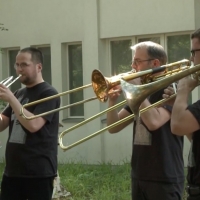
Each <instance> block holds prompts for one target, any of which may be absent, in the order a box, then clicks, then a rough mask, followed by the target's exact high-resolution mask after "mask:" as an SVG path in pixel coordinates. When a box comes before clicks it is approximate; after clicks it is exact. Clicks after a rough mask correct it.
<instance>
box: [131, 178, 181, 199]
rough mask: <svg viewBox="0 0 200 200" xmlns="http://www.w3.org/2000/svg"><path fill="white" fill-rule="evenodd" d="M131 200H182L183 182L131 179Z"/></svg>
mask: <svg viewBox="0 0 200 200" xmlns="http://www.w3.org/2000/svg"><path fill="white" fill-rule="evenodd" d="M131 189H132V200H147V199H148V200H161V199H162V200H182V196H183V191H184V182H181V183H165V182H153V181H140V180H135V179H132V188H131Z"/></svg>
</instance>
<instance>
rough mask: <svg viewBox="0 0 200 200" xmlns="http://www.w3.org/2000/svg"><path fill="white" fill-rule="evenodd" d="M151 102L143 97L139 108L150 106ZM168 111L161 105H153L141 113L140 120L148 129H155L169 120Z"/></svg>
mask: <svg viewBox="0 0 200 200" xmlns="http://www.w3.org/2000/svg"><path fill="white" fill-rule="evenodd" d="M150 105H151V103H150V102H149V101H148V100H147V99H145V100H144V102H143V103H142V104H141V106H140V110H141V109H144V108H146V107H147V106H150ZM170 115H171V114H170V112H169V111H168V110H166V109H165V108H163V107H154V108H151V109H149V110H147V111H145V112H144V113H142V114H141V118H142V121H143V122H144V124H145V125H146V126H147V128H148V129H149V130H150V131H154V130H157V129H158V128H160V127H161V126H162V125H163V124H165V123H166V122H167V121H169V120H170Z"/></svg>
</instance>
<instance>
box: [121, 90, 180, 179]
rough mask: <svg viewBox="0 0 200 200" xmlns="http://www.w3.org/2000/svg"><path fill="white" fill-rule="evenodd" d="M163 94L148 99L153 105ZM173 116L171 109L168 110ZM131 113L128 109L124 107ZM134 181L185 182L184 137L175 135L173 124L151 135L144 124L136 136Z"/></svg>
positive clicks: (156, 94)
mask: <svg viewBox="0 0 200 200" xmlns="http://www.w3.org/2000/svg"><path fill="white" fill-rule="evenodd" d="M163 93H164V92H163V90H160V91H158V92H156V93H154V94H152V95H151V96H150V97H149V101H150V103H151V104H153V103H155V102H158V101H159V100H161V99H162V94H163ZM164 108H165V109H167V110H168V111H169V112H171V107H170V106H165V107H164ZM125 109H126V110H127V111H129V112H130V113H131V110H130V108H129V107H128V106H126V107H125ZM133 138H134V139H133V144H134V145H133V151H132V160H131V166H132V178H134V179H138V180H146V181H163V182H169V183H178V182H183V181H184V170H183V169H184V164H183V137H180V136H176V135H173V134H172V133H171V129H170V120H169V121H168V122H166V123H165V124H164V125H163V126H161V127H160V128H159V129H157V130H155V131H150V130H148V128H147V127H146V126H145V125H144V124H143V122H142V120H141V119H140V122H139V123H138V124H137V126H136V131H135V135H134V136H133Z"/></svg>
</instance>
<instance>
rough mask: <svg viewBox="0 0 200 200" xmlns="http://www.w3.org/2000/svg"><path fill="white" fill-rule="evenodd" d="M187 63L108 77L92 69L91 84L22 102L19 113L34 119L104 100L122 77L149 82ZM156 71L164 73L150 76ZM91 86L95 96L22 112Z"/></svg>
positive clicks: (187, 63)
mask: <svg viewBox="0 0 200 200" xmlns="http://www.w3.org/2000/svg"><path fill="white" fill-rule="evenodd" d="M189 63H190V62H189V61H188V60H186V59H184V60H181V61H178V62H174V63H171V64H167V65H163V66H161V67H158V68H155V69H149V70H146V71H141V72H137V73H136V72H134V71H130V72H127V73H122V74H118V75H116V76H112V77H109V78H108V77H104V76H103V75H102V73H101V72H100V71H99V70H93V72H92V77H91V78H92V83H91V84H88V85H84V86H82V87H79V88H75V89H72V90H69V91H66V92H61V93H59V94H56V95H53V96H50V97H47V98H43V99H40V100H37V101H34V102H30V103H27V104H24V105H23V106H22V107H21V109H20V115H21V116H23V117H24V118H25V119H27V120H32V119H35V118H38V117H42V116H45V115H48V114H51V113H54V112H58V111H60V110H64V109H67V108H71V107H72V106H76V105H79V104H83V103H86V102H89V101H93V100H96V99H99V100H100V101H101V102H106V101H107V99H108V95H109V93H110V89H111V88H113V87H114V86H116V85H120V84H121V80H122V78H123V79H124V80H125V81H130V80H133V79H135V78H138V77H141V80H142V83H149V82H152V81H155V80H158V79H160V78H162V76H166V75H169V74H172V73H175V72H177V71H180V67H181V66H182V65H184V67H185V68H188V65H189ZM174 66H177V67H178V68H177V69H174V70H169V69H170V67H174ZM158 72H164V74H163V75H157V76H152V75H153V74H155V73H158ZM91 86H92V87H93V90H94V93H95V94H96V96H95V97H92V98H89V99H86V100H82V101H79V102H76V103H73V104H70V105H66V106H63V107H60V108H57V109H54V110H51V111H47V112H44V113H40V114H38V115H33V116H30V117H29V116H26V115H25V113H24V108H27V107H29V106H33V105H36V104H39V103H42V102H45V101H48V100H51V99H54V98H58V97H61V96H64V95H67V94H70V93H73V92H77V91H80V90H83V89H86V88H88V87H91ZM115 92H116V91H115ZM124 104H125V103H124Z"/></svg>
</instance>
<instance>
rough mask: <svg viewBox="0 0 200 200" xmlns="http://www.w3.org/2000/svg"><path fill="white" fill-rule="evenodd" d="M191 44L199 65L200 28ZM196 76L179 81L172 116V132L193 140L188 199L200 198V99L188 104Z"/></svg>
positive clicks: (192, 52)
mask: <svg viewBox="0 0 200 200" xmlns="http://www.w3.org/2000/svg"><path fill="white" fill-rule="evenodd" d="M191 44H192V45H191V49H192V50H191V61H192V62H193V63H194V66H197V65H199V64H200V29H198V30H196V31H195V32H194V33H193V34H192V35H191ZM197 73H198V72H197ZM196 78H197V79H195V78H194V77H193V78H191V77H189V76H188V77H185V78H183V79H181V80H180V81H179V83H178V86H177V96H176V99H175V102H174V104H173V110H172V117H171V130H172V132H173V133H174V134H176V135H179V136H183V135H186V136H187V137H188V138H189V140H190V141H191V147H190V153H189V157H188V175H187V183H188V185H187V187H186V190H187V193H188V200H199V199H200V125H199V124H200V100H198V101H197V102H195V103H193V104H191V105H188V98H189V94H190V93H191V92H192V90H193V89H194V88H195V87H196V86H197V85H199V80H198V79H199V75H198V74H197V77H196ZM172 94H173V92H172V90H171V89H170V88H169V89H166V90H165V94H164V95H163V97H164V98H168V97H169V96H171V95H172Z"/></svg>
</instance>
